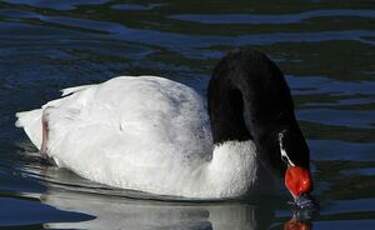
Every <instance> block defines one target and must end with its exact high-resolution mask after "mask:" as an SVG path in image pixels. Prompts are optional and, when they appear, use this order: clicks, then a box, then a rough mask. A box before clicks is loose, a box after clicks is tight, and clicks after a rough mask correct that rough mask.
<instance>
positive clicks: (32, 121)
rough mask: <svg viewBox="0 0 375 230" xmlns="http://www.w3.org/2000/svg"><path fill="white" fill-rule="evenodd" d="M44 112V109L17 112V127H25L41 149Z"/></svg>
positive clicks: (26, 131)
mask: <svg viewBox="0 0 375 230" xmlns="http://www.w3.org/2000/svg"><path fill="white" fill-rule="evenodd" d="M42 114H43V109H35V110H31V111H25V112H19V113H16V117H17V121H16V127H19V128H23V129H24V130H25V133H26V134H27V136H28V137H29V138H30V140H31V142H32V143H33V144H34V145H35V146H36V147H37V148H38V149H39V150H40V148H41V145H42Z"/></svg>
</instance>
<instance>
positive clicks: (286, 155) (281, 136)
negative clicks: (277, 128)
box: [279, 132, 296, 167]
mask: <svg viewBox="0 0 375 230" xmlns="http://www.w3.org/2000/svg"><path fill="white" fill-rule="evenodd" d="M283 138H284V134H283V133H282V132H281V133H279V146H280V152H281V158H285V159H286V160H287V161H288V164H289V165H290V166H293V167H294V166H296V165H295V164H294V163H293V162H292V161H291V160H290V158H289V156H288V154H287V153H286V151H285V148H284V146H283V142H282V140H283Z"/></svg>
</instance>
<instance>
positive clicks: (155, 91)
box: [17, 76, 213, 193]
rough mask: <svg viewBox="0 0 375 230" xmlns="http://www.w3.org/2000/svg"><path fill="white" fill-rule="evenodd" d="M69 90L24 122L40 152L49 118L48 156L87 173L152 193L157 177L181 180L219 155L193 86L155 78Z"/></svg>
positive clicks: (26, 116)
mask: <svg viewBox="0 0 375 230" xmlns="http://www.w3.org/2000/svg"><path fill="white" fill-rule="evenodd" d="M63 92H64V94H69V93H70V95H67V96H65V97H62V98H60V99H57V100H54V101H51V102H49V103H47V104H46V105H44V106H43V107H42V109H39V110H33V111H29V112H22V113H19V114H17V116H18V118H19V120H18V122H17V125H18V126H21V127H24V129H25V131H26V133H27V134H28V136H29V137H30V139H31V140H32V142H33V143H34V144H35V145H36V146H37V147H38V148H40V146H41V139H42V138H41V136H42V122H41V121H42V116H44V117H45V119H46V120H47V122H48V129H49V130H48V143H47V149H48V155H49V156H50V157H53V158H54V159H55V160H56V162H57V163H58V165H59V166H61V167H67V168H69V169H71V170H73V171H74V172H76V173H77V174H79V175H81V176H84V177H87V178H90V179H92V180H95V181H98V182H102V183H106V184H109V185H113V186H119V187H128V188H133V189H137V188H138V187H141V188H142V189H141V190H145V188H147V187H149V186H154V185H153V181H152V180H154V181H163V180H164V181H165V182H166V183H167V184H168V182H167V181H168V180H171V181H176V180H177V181H178V179H177V178H174V177H177V176H178V177H181V176H184V175H182V174H184V171H186V173H188V172H191V171H192V170H194V169H192V167H193V168H194V167H197V168H199V167H201V166H202V164H204V162H205V161H207V160H208V159H210V158H211V157H212V148H213V145H212V140H211V134H210V127H209V125H208V117H207V115H206V111H205V108H204V105H203V103H202V99H201V97H200V96H199V95H198V94H197V93H196V92H195V91H194V90H192V89H191V88H189V87H187V86H185V85H182V84H179V83H177V82H174V81H170V80H167V79H164V78H159V77H151V76H143V77H117V78H114V79H111V80H109V81H107V82H104V83H102V84H98V85H89V86H81V87H75V88H71V89H66V90H64V91H63ZM64 94H63V95H64ZM43 114H44V115H43ZM159 168H160V170H158V169H159ZM198 170H199V169H198ZM155 172H158V174H157V175H155ZM173 174H175V176H173ZM130 177H131V180H127V178H130ZM137 177H139V178H138V179H137ZM155 177H158V178H155ZM109 180H110V181H109ZM159 186H161V185H159ZM156 187H158V186H156ZM170 188H171V189H173V186H170ZM146 190H147V189H146ZM154 192H156V193H157V192H159V191H154ZM164 192H165V191H164Z"/></svg>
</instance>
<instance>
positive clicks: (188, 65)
mask: <svg viewBox="0 0 375 230" xmlns="http://www.w3.org/2000/svg"><path fill="white" fill-rule="evenodd" d="M236 46H251V47H254V48H257V49H259V50H261V51H263V52H265V53H267V54H268V55H269V56H270V57H271V58H272V59H273V60H275V61H276V62H277V63H278V65H279V66H280V67H281V68H282V69H283V71H284V72H285V73H286V74H287V80H288V82H289V84H290V86H291V89H292V93H293V96H294V100H295V103H296V110H297V111H296V112H297V116H298V119H299V121H300V124H301V125H302V128H303V131H304V133H305V135H306V137H307V138H308V142H309V146H310V148H311V157H312V166H313V167H312V168H313V174H314V178H315V181H316V184H315V195H316V196H317V198H318V199H319V200H320V203H321V206H322V209H321V212H320V215H319V216H316V217H315V218H314V219H313V220H310V221H307V222H305V223H302V225H300V226H299V227H305V228H307V229H308V228H313V229H353V228H358V229H374V227H375V180H374V179H375V156H374V154H375V153H374V150H375V129H374V126H375V116H374V115H375V78H374V76H375V62H374V60H375V47H374V46H375V3H374V2H373V1H354V0H346V1H340V2H337V3H336V2H333V1H328V0H322V1H313V0H311V1H308V0H306V1H290V2H289V3H286V2H285V1H279V2H277V1H266V2H262V3H261V2H260V1H259V2H257V3H253V2H250V1H235V2H234V1H166V0H164V1H163V0H160V1H152V2H151V1H150V2H149V1H139V0H135V1H129V2H126V3H125V2H120V1H109V0H79V1H73V0H65V1H52V0H51V1H50V0H43V1H42V0H28V1H26V0H5V1H1V2H0V76H1V77H0V98H1V99H0V108H1V110H0V130H1V131H0V146H1V148H0V156H1V158H0V159H1V160H0V204H1V205H0V229H154V228H158V229H159V228H163V229H164V228H168V229H283V226H284V225H286V226H287V227H292V224H291V223H290V222H289V224H288V221H289V220H290V219H291V216H292V214H291V208H290V206H288V204H287V201H288V194H286V192H285V191H284V192H283V193H282V195H280V196H278V197H275V198H274V200H258V201H257V202H254V201H252V202H247V201H241V202H240V201H238V202H233V201H232V202H215V203H191V202H190V203H189V202H161V201H155V200H139V199H135V198H145V196H144V194H140V193H136V192H131V191H123V190H119V189H113V188H108V187H106V186H103V185H99V184H95V183H93V182H90V181H87V180H85V179H82V178H79V177H78V176H76V175H74V174H73V173H71V172H68V171H66V170H61V169H57V168H54V167H52V166H47V165H46V164H44V163H43V162H42V160H41V159H40V157H39V156H38V154H37V153H36V150H35V148H34V147H32V145H31V144H30V142H29V141H28V140H27V138H26V137H25V135H24V134H23V132H22V131H21V130H17V129H15V128H14V126H13V123H14V121H15V119H14V113H15V112H16V111H21V110H28V109H32V108H35V107H38V106H40V105H42V104H43V103H44V102H46V101H47V100H50V99H53V98H55V97H57V96H58V94H59V93H58V90H59V89H62V88H66V87H69V86H74V85H79V84H90V83H96V82H100V81H104V80H106V79H109V78H111V77H114V76H118V75H140V74H150V75H160V76H165V77H167V78H171V79H174V80H177V81H179V82H183V83H185V84H187V85H190V86H192V87H194V88H195V89H196V90H197V91H198V92H200V93H202V94H204V93H205V88H206V84H207V81H208V79H209V76H210V72H211V69H212V68H213V66H214V65H215V63H216V62H217V61H218V59H220V57H222V56H223V55H224V53H225V52H226V51H228V50H230V49H232V48H233V47H236ZM300 224H301V223H300Z"/></svg>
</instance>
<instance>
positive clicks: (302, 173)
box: [285, 166, 313, 199]
mask: <svg viewBox="0 0 375 230" xmlns="http://www.w3.org/2000/svg"><path fill="white" fill-rule="evenodd" d="M285 186H286V187H287V188H288V190H289V192H290V193H291V194H292V196H293V197H294V198H295V199H296V198H298V197H300V196H301V195H303V194H309V193H310V192H311V191H312V189H313V181H312V178H311V174H310V171H309V170H308V169H305V168H303V167H299V166H289V167H288V169H287V170H286V172H285Z"/></svg>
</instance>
